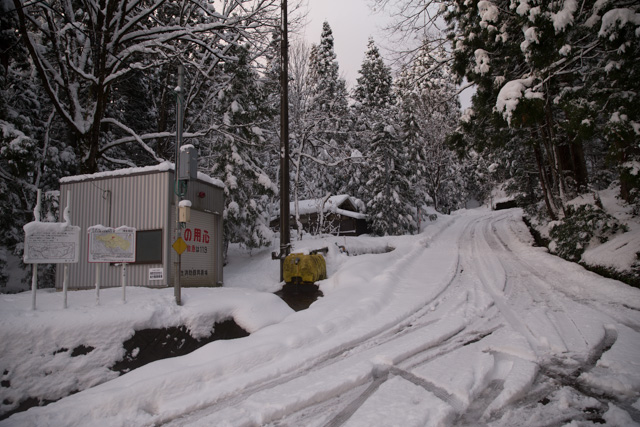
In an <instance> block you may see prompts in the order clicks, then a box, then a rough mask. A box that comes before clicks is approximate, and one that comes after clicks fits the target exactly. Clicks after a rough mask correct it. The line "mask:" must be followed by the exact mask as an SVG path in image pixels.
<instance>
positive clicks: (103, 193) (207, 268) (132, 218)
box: [56, 162, 224, 289]
mask: <svg viewBox="0 0 640 427" xmlns="http://www.w3.org/2000/svg"><path fill="white" fill-rule="evenodd" d="M173 176H174V172H173V164H171V163H169V162H165V163H161V164H160V165H157V166H152V167H145V168H131V169H122V170H117V171H113V172H104V173H97V174H92V175H79V176H74V177H66V178H63V179H61V180H60V184H61V185H60V207H61V208H60V211H62V210H63V209H64V207H65V206H66V205H67V191H69V194H70V197H71V210H70V213H71V223H72V224H73V225H78V226H80V227H81V229H82V233H84V236H85V237H86V238H83V239H81V245H80V246H81V247H80V251H81V252H80V262H78V263H77V264H69V288H70V289H89V288H93V287H94V286H95V281H96V264H91V263H89V262H88V250H89V249H88V234H87V229H88V228H89V227H92V226H96V225H102V226H106V227H113V228H117V227H120V226H129V227H134V228H136V230H137V232H138V233H137V236H138V238H137V240H138V242H139V243H138V247H137V250H136V252H138V251H144V250H145V246H144V244H143V245H140V242H141V241H142V240H141V236H142V235H143V234H144V232H147V234H146V235H147V236H152V237H148V239H151V240H148V241H147V246H148V247H147V249H150V250H151V249H153V252H155V251H158V249H160V250H159V251H158V253H159V254H161V256H160V255H157V256H154V257H152V259H151V260H149V259H148V260H147V262H138V261H137V262H136V263H132V264H129V265H128V268H127V286H150V287H166V286H173V284H174V278H175V270H176V268H177V259H178V257H177V254H176V252H175V251H174V250H173V248H172V246H171V245H172V244H173V243H174V241H175V239H176V237H177V235H176V221H175V215H176V206H175V201H176V199H177V197H176V196H175V194H174V178H173ZM185 199H186V200H190V201H191V202H192V206H191V211H192V214H191V216H192V221H191V222H189V223H187V224H186V226H185V228H184V229H183V230H182V234H183V238H184V240H185V241H186V243H187V244H188V249H187V251H185V252H184V253H183V254H182V276H181V277H182V278H181V280H180V282H181V285H182V286H216V285H219V284H222V265H223V260H222V212H223V209H224V186H223V184H222V182H221V181H219V180H215V179H212V178H210V177H208V176H206V175H204V174H201V173H199V174H198V179H197V180H191V181H189V184H188V188H187V194H186V196H185ZM187 230H188V231H187ZM187 238H188V239H187ZM158 245H160V248H158ZM151 246H153V248H151ZM140 255H141V256H140V257H138V258H137V260H138V259H141V258H144V254H143V253H141V254H140ZM62 270H63V269H62V268H58V271H57V274H56V287H57V288H62V278H63V277H62ZM100 279H101V287H112V286H120V284H121V269H120V268H119V267H118V266H116V265H114V264H110V263H106V264H105V263H103V264H101V267H100Z"/></svg>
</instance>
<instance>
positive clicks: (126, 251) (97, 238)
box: [87, 225, 136, 304]
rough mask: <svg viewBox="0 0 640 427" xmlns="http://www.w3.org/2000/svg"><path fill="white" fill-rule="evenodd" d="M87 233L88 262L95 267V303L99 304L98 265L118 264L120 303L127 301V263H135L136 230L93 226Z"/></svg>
mask: <svg viewBox="0 0 640 427" xmlns="http://www.w3.org/2000/svg"><path fill="white" fill-rule="evenodd" d="M87 232H88V233H89V262H90V263H97V264H98V265H97V266H96V303H97V304H99V303H100V263H106V262H109V263H118V264H121V267H122V280H121V283H122V302H123V303H124V302H126V301H127V294H126V286H127V276H126V275H127V263H129V262H135V261H136V229H135V228H133V227H127V226H126V225H123V226H122V227H118V228H111V227H104V226H102V225H94V226H92V227H89V228H88V229H87Z"/></svg>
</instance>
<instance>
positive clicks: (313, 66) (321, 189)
mask: <svg viewBox="0 0 640 427" xmlns="http://www.w3.org/2000/svg"><path fill="white" fill-rule="evenodd" d="M333 46H334V40H333V33H332V31H331V27H330V26H329V23H327V22H324V24H323V26H322V34H321V38H320V44H319V45H314V46H312V47H311V51H310V55H309V73H308V78H307V87H308V91H309V99H308V102H307V110H306V111H305V117H304V125H303V126H304V128H306V129H307V131H305V132H304V134H303V135H298V138H297V147H296V149H297V156H298V159H299V161H300V162H301V169H303V170H304V172H305V175H306V177H305V179H304V182H305V184H306V185H305V187H306V188H305V191H304V193H303V194H304V196H303V197H305V198H314V197H324V196H325V195H327V194H337V193H339V192H341V190H343V189H344V187H345V183H344V182H343V179H341V176H340V174H339V173H336V169H335V167H336V166H337V165H341V164H342V163H343V162H344V161H345V160H346V159H348V157H349V155H350V150H349V148H348V146H347V144H348V142H349V135H348V130H349V126H350V119H349V109H348V101H347V90H346V83H345V81H344V80H343V79H342V78H340V76H339V67H338V62H337V61H336V54H335V52H334V48H333ZM296 149H294V150H293V151H294V152H296ZM342 178H343V177H342Z"/></svg>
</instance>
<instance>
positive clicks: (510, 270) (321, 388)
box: [0, 210, 640, 426]
mask: <svg viewBox="0 0 640 427" xmlns="http://www.w3.org/2000/svg"><path fill="white" fill-rule="evenodd" d="M356 243H357V242H356ZM359 244H361V245H362V244H365V243H362V242H360V243H359ZM385 244H389V245H391V246H393V247H395V248H396V249H395V250H394V251H392V252H389V253H385V254H366V255H360V256H352V257H346V256H343V257H340V256H337V255H335V254H334V255H333V256H330V258H329V261H330V262H331V263H332V265H333V266H334V267H332V270H333V271H332V274H331V277H330V278H329V279H328V280H327V281H325V282H324V283H322V285H321V288H322V290H323V292H324V294H325V296H324V297H323V298H321V299H320V300H318V301H317V302H316V303H314V304H313V305H312V306H311V307H310V308H309V309H308V310H305V311H301V312H297V313H294V314H291V315H290V316H288V317H287V318H286V319H285V320H284V321H282V322H280V323H277V324H274V325H272V326H268V327H266V328H264V329H261V330H259V331H257V332H255V333H254V334H252V335H251V336H250V337H247V338H242V339H239V340H235V341H227V342H216V343H212V344H209V345H207V346H206V347H203V348H202V349H200V350H198V351H196V352H194V353H192V354H191V355H188V356H185V357H181V358H175V359H170V360H164V361H159V362H156V363H153V364H150V365H147V366H145V367H143V368H141V369H138V370H137V371H134V372H132V373H130V374H127V375H124V376H122V377H120V378H116V379H115V380H112V381H110V382H108V383H105V384H102V385H100V386H97V387H95V388H93V389H90V390H87V391H84V392H81V393H78V394H76V395H73V396H70V397H68V398H65V399H63V400H61V401H59V402H57V403H54V404H51V405H49V406H47V407H43V408H34V409H32V410H30V411H28V412H26V413H24V414H18V415H16V416H15V417H12V418H10V419H8V420H5V422H3V423H0V424H1V425H5V424H6V425H83V422H86V421H87V420H89V419H91V420H93V422H94V423H95V425H118V426H121V425H169V426H212V425H215V426H259V425H270V426H302V425H304V426H343V425H344V426H392V425H397V426H425V425H433V426H437V425H474V426H475V425H484V424H486V425H496V426H518V425H526V426H530V425H535V426H540V425H565V424H568V423H570V422H573V423H575V424H574V425H592V424H591V422H597V423H602V422H605V423H606V424H607V425H636V424H637V423H639V422H640V400H639V399H638V398H639V395H640V394H639V393H640V291H639V290H637V289H633V288H630V287H628V286H626V285H624V284H622V283H619V282H616V281H613V280H608V279H604V278H602V277H600V276H597V275H595V274H593V273H590V272H588V271H585V270H584V269H583V268H581V267H580V266H578V265H575V264H572V263H568V262H565V261H563V260H561V259H559V258H557V257H554V256H551V255H549V254H547V253H546V251H544V250H543V249H540V248H534V247H532V245H531V236H530V235H529V232H528V230H527V229H526V226H525V225H524V223H523V222H522V220H521V212H520V211H519V210H510V211H501V212H490V211H482V210H481V211H467V212H461V213H459V214H457V215H453V216H451V217H447V218H445V219H442V220H440V221H439V222H438V223H437V224H435V225H433V226H430V227H427V229H426V230H425V232H424V233H423V234H421V235H419V236H405V237H398V238H388V239H387V240H386V241H385ZM12 421H13V423H15V424H13V423H12Z"/></svg>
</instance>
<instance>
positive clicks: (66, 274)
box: [62, 190, 71, 309]
mask: <svg viewBox="0 0 640 427" xmlns="http://www.w3.org/2000/svg"><path fill="white" fill-rule="evenodd" d="M64 214H66V218H65V221H66V222H67V225H71V191H70V190H67V207H66V208H65V210H64ZM64 214H63V215H64ZM68 288H69V264H65V265H64V275H63V278H62V295H63V303H62V307H63V308H65V309H66V308H67V290H68Z"/></svg>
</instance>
